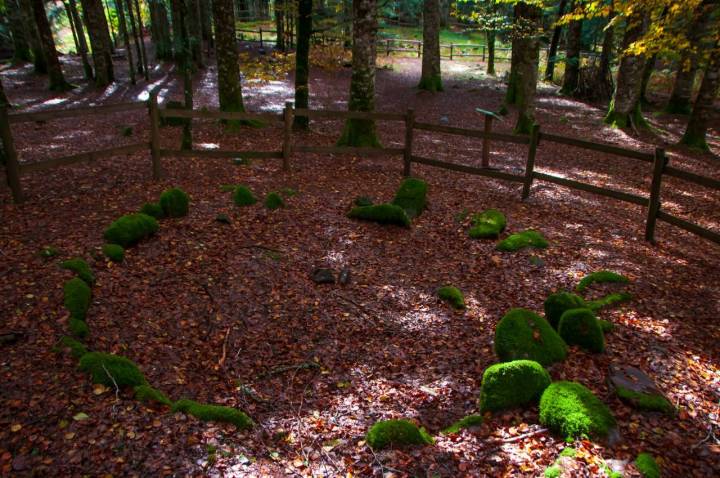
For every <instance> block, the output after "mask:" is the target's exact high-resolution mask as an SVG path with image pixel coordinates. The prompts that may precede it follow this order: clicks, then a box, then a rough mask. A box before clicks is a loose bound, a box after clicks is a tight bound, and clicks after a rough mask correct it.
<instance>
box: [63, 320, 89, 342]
mask: <svg viewBox="0 0 720 478" xmlns="http://www.w3.org/2000/svg"><path fill="white" fill-rule="evenodd" d="M68 329H69V330H70V333H71V334H73V335H74V336H75V337H77V338H79V339H84V338H87V336H88V335H90V327H88V324H86V323H85V322H84V321H82V320H80V319H76V318H75V317H70V321H69V322H68Z"/></svg>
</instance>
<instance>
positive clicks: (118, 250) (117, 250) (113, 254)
mask: <svg viewBox="0 0 720 478" xmlns="http://www.w3.org/2000/svg"><path fill="white" fill-rule="evenodd" d="M102 252H103V254H104V255H105V257H107V258H108V259H110V260H111V261H113V262H122V261H123V259H125V249H124V248H123V246H119V245H117V244H104V245H103V247H102Z"/></svg>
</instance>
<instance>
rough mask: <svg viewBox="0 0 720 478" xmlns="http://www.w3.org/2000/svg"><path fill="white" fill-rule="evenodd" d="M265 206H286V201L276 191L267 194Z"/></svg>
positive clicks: (270, 207) (274, 207) (269, 207)
mask: <svg viewBox="0 0 720 478" xmlns="http://www.w3.org/2000/svg"><path fill="white" fill-rule="evenodd" d="M265 207H266V208H268V209H278V208H281V207H285V201H283V198H282V196H280V194H278V193H276V192H272V193H270V194H268V195H267V196H265Z"/></svg>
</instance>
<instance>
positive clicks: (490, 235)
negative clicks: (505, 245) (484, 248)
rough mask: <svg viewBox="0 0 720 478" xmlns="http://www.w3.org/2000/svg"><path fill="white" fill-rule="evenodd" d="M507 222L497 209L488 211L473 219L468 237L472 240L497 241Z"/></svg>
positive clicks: (476, 215)
mask: <svg viewBox="0 0 720 478" xmlns="http://www.w3.org/2000/svg"><path fill="white" fill-rule="evenodd" d="M506 225H507V220H506V219H505V215H504V214H503V213H501V212H500V211H498V210H497V209H488V210H486V211H483V212H482V213H480V214H475V215H473V217H472V224H471V227H470V230H469V231H468V235H469V236H470V237H471V238H472V239H495V238H497V237H498V236H499V235H500V233H501V232H503V231H504V230H505V226H506Z"/></svg>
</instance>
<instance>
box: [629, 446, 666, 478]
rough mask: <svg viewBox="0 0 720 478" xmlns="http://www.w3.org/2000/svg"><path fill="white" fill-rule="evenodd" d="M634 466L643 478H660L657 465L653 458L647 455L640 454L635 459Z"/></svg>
mask: <svg viewBox="0 0 720 478" xmlns="http://www.w3.org/2000/svg"><path fill="white" fill-rule="evenodd" d="M635 466H636V467H637V469H638V471H639V472H640V474H641V475H642V477H643V478H660V476H661V473H660V465H658V464H657V461H655V458H653V456H652V455H651V454H649V453H645V452H643V453H640V454H639V455H638V456H637V458H635Z"/></svg>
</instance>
